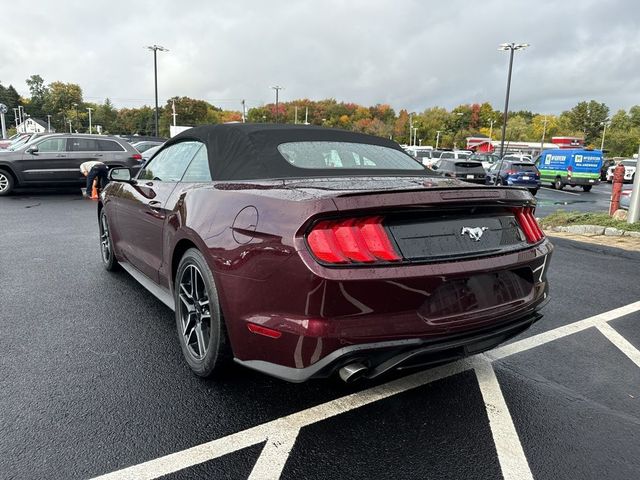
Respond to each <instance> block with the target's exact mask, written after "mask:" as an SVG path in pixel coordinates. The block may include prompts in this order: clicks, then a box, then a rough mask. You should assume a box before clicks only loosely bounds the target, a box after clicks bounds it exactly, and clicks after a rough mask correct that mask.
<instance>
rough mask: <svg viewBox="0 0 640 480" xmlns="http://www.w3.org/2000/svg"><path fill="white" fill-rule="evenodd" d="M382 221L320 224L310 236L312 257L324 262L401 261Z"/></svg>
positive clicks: (340, 221) (370, 220)
mask: <svg viewBox="0 0 640 480" xmlns="http://www.w3.org/2000/svg"><path fill="white" fill-rule="evenodd" d="M382 220H383V218H382V217H366V218H355V219H354V218H350V219H347V220H324V221H321V222H318V223H317V224H316V225H315V226H314V227H313V229H312V230H311V232H309V234H308V235H307V242H308V243H309V248H310V250H311V253H313V254H314V255H315V256H316V258H317V259H318V260H320V261H322V262H326V263H335V264H345V263H374V262H379V261H385V262H397V261H399V260H401V257H400V255H398V253H397V252H396V249H395V248H394V246H393V244H392V243H391V239H390V238H389V235H388V234H387V231H386V230H385V229H384V227H383V226H382Z"/></svg>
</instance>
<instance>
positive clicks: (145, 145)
mask: <svg viewBox="0 0 640 480" xmlns="http://www.w3.org/2000/svg"><path fill="white" fill-rule="evenodd" d="M163 143H164V142H158V141H153V140H144V141H142V142H134V143H132V144H131V146H132V147H133V148H135V149H136V150H137V151H139V152H140V153H144V152H146V151H147V150H149V149H150V148H153V147H159V146H160V145H162V144H163Z"/></svg>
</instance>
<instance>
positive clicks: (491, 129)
mask: <svg viewBox="0 0 640 480" xmlns="http://www.w3.org/2000/svg"><path fill="white" fill-rule="evenodd" d="M494 122H495V120H490V123H489V142H491V138H492V136H493V124H494Z"/></svg>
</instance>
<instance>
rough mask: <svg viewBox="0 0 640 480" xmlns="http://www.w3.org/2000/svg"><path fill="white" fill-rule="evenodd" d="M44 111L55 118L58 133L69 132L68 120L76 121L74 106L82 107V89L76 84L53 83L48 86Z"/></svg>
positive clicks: (54, 123) (54, 122)
mask: <svg viewBox="0 0 640 480" xmlns="http://www.w3.org/2000/svg"><path fill="white" fill-rule="evenodd" d="M48 90H49V94H48V95H47V96H46V97H45V101H44V105H43V110H44V111H45V112H49V114H50V115H52V116H53V122H52V123H53V125H54V126H55V128H56V129H57V130H58V131H61V132H63V131H68V124H67V121H68V120H72V121H73V120H74V117H75V109H74V107H73V105H74V104H76V105H78V108H80V106H81V105H82V88H80V86H79V85H76V84H75V83H63V82H52V83H50V84H49V86H48Z"/></svg>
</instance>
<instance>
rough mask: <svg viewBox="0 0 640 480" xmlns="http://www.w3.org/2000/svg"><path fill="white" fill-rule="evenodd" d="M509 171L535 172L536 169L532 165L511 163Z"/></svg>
mask: <svg viewBox="0 0 640 480" xmlns="http://www.w3.org/2000/svg"><path fill="white" fill-rule="evenodd" d="M509 170H514V171H516V172H535V171H537V170H538V169H537V168H536V166H535V165H534V164H532V163H512V164H511V165H509Z"/></svg>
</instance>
